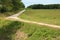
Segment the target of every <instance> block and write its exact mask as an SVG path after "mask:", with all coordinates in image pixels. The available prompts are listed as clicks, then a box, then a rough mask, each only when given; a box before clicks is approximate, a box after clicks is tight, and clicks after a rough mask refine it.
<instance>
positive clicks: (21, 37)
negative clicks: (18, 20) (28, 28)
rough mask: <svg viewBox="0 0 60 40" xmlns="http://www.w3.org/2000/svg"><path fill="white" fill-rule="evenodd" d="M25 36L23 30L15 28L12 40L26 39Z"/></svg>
mask: <svg viewBox="0 0 60 40" xmlns="http://www.w3.org/2000/svg"><path fill="white" fill-rule="evenodd" d="M27 36H28V35H27V34H25V33H24V32H21V31H20V30H17V32H16V35H15V38H14V40H26V39H27Z"/></svg>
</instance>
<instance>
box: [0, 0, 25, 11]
mask: <svg viewBox="0 0 60 40" xmlns="http://www.w3.org/2000/svg"><path fill="white" fill-rule="evenodd" d="M22 8H25V6H24V4H23V3H22V2H21V0H0V12H7V11H17V10H21V9H22Z"/></svg>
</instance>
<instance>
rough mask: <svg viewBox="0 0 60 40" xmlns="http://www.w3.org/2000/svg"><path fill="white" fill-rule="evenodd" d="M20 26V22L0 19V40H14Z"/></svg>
mask: <svg viewBox="0 0 60 40" xmlns="http://www.w3.org/2000/svg"><path fill="white" fill-rule="evenodd" d="M21 26H22V24H21V22H17V21H9V20H3V19H0V40H14V37H15V33H16V31H17V30H18V29H20V27H21Z"/></svg>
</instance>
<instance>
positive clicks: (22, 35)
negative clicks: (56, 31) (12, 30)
mask: <svg viewBox="0 0 60 40" xmlns="http://www.w3.org/2000/svg"><path fill="white" fill-rule="evenodd" d="M23 12H25V10H22V11H21V12H19V13H17V14H15V15H12V16H9V17H6V19H8V20H13V21H21V22H26V23H32V24H38V25H44V26H49V27H53V28H60V26H58V25H52V24H46V23H39V22H35V21H29V20H25V19H21V18H18V16H19V15H21V14H22V13H23ZM27 36H28V35H27V34H25V33H23V32H21V31H19V30H18V31H17V32H16V36H15V40H20V39H23V40H26V39H27Z"/></svg>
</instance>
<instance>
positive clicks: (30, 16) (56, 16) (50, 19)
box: [19, 9, 60, 25]
mask: <svg viewBox="0 0 60 40" xmlns="http://www.w3.org/2000/svg"><path fill="white" fill-rule="evenodd" d="M19 17H20V18H22V19H26V20H31V21H37V22H42V23H49V24H55V25H60V9H41V10H26V11H25V12H24V13H23V14H22V15H20V16H19Z"/></svg>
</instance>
